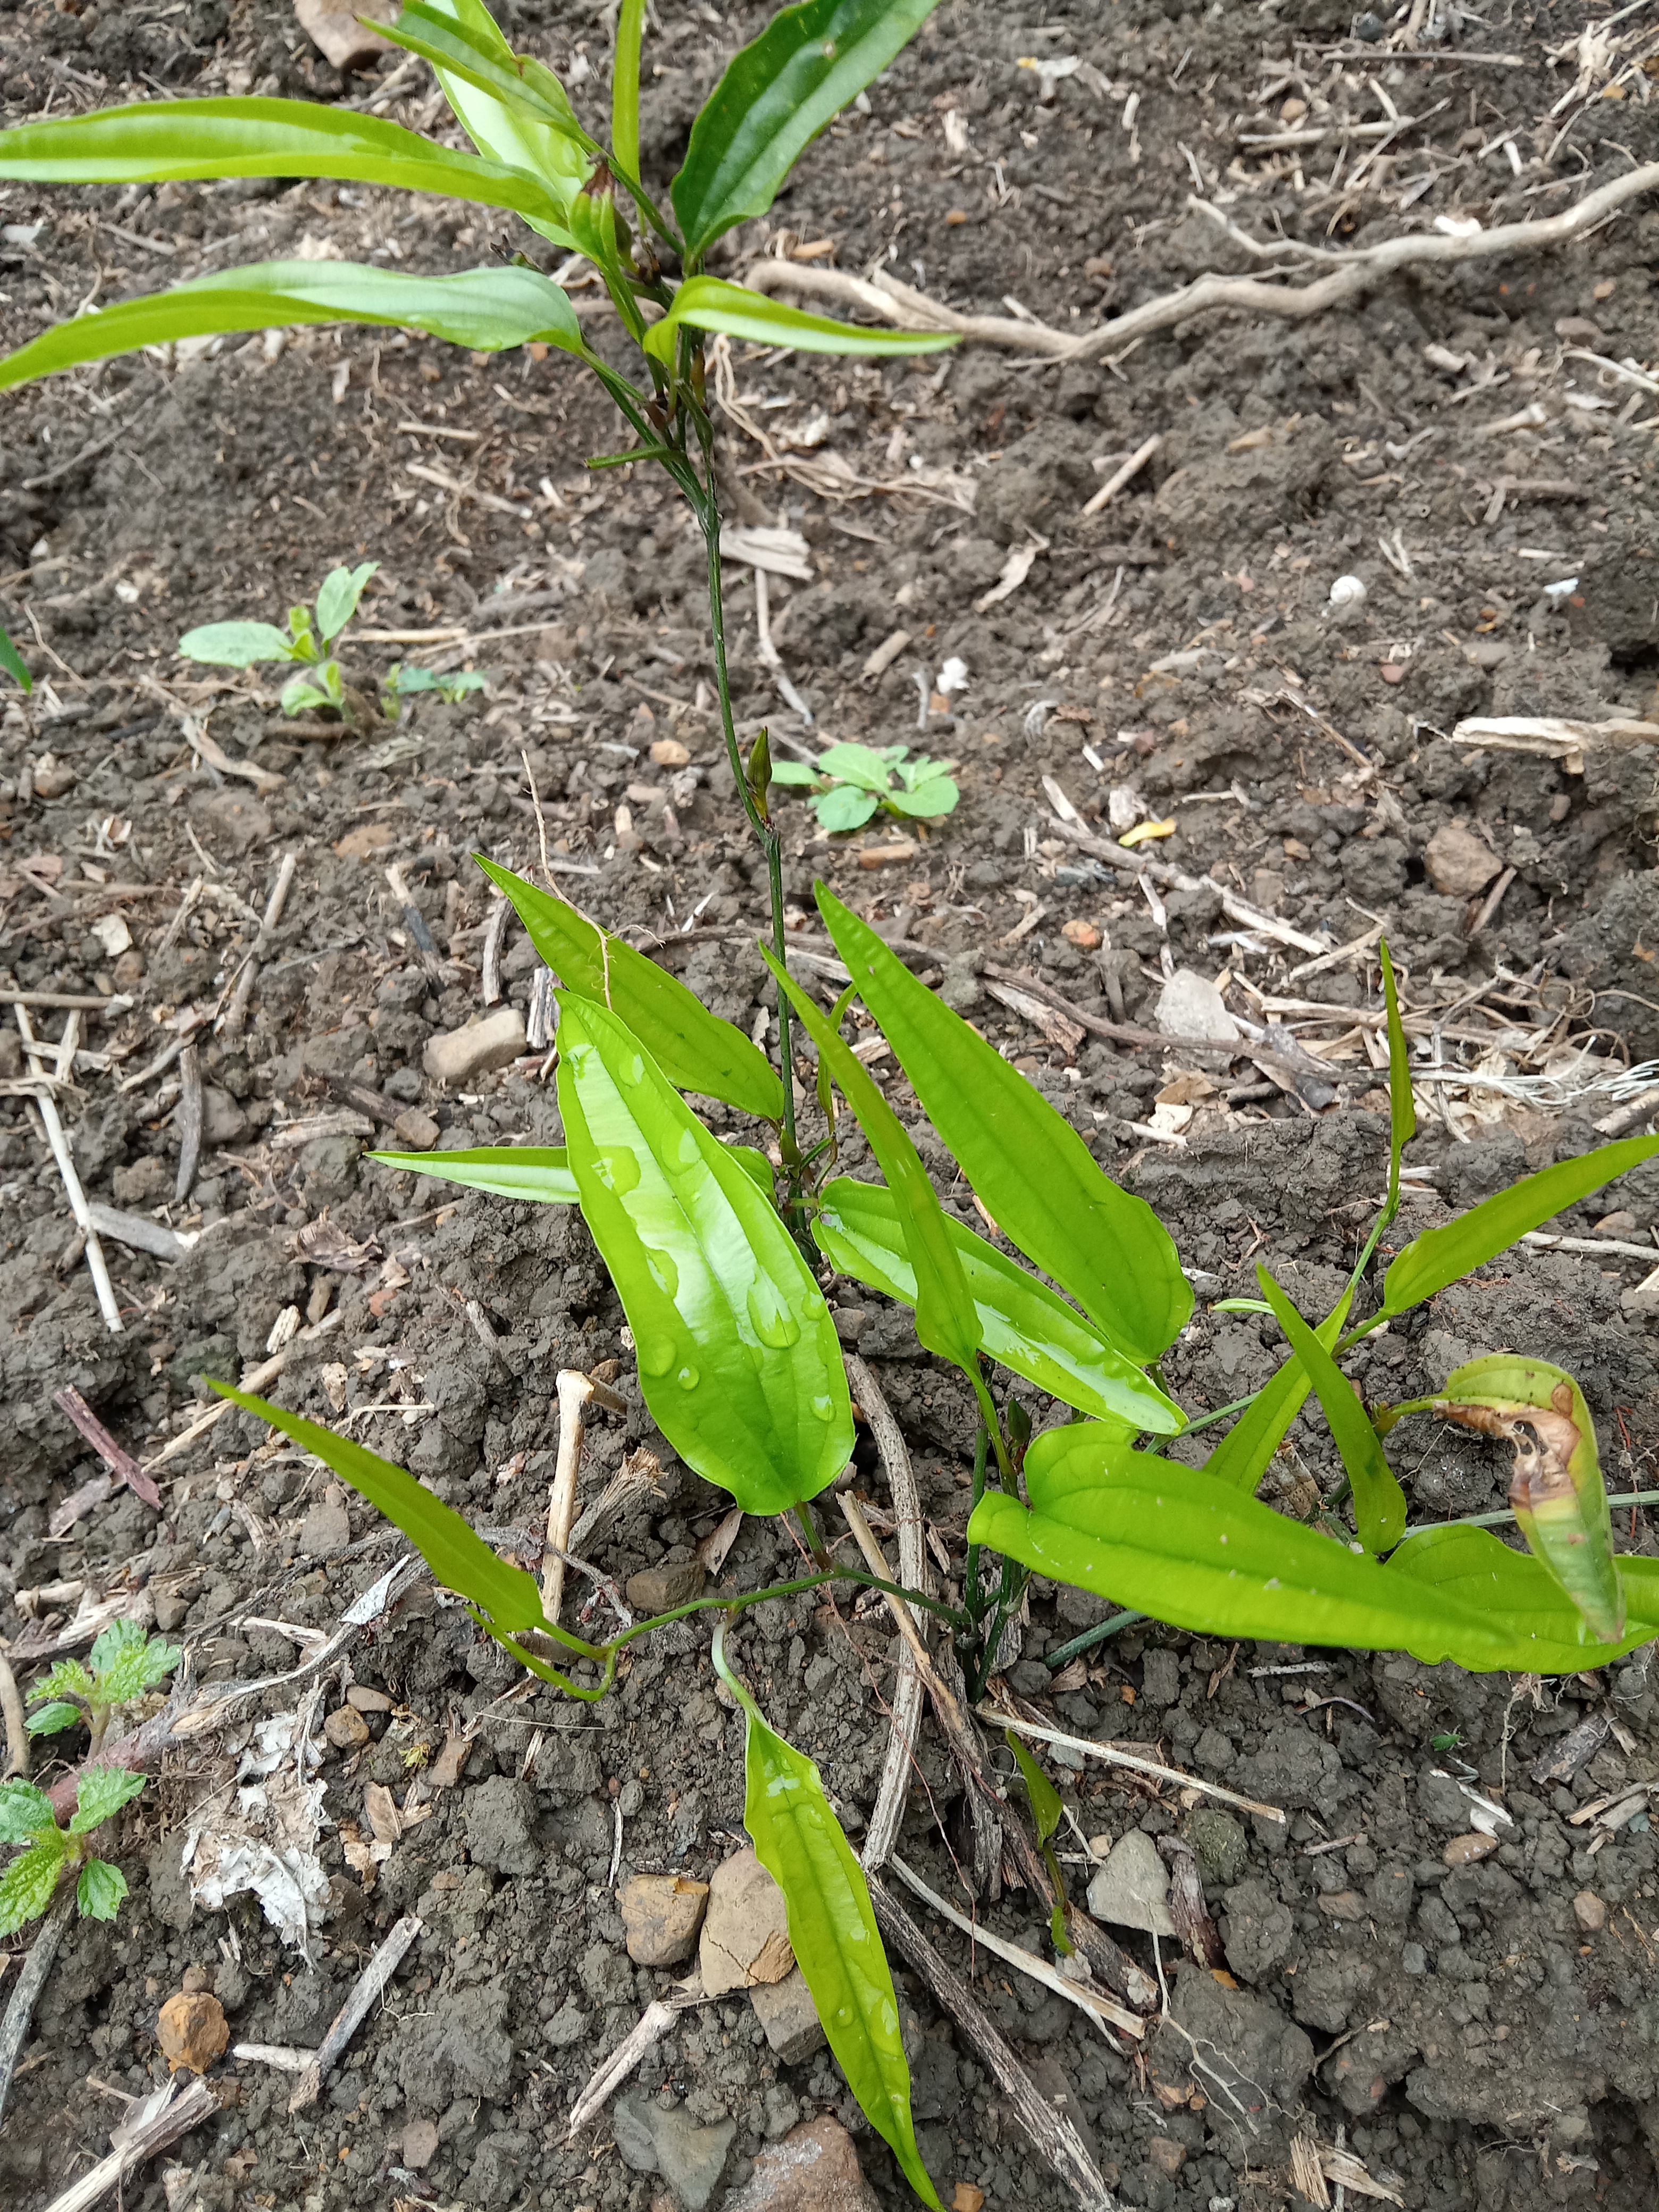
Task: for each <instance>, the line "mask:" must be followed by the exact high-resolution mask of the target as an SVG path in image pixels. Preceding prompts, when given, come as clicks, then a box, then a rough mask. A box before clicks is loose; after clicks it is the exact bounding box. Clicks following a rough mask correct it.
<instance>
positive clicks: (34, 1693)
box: [28, 1620, 185, 1759]
mask: <svg viewBox="0 0 1659 2212" xmlns="http://www.w3.org/2000/svg"><path fill="white" fill-rule="evenodd" d="M184 1656H185V1655H184V1653H183V1651H182V1650H180V1649H179V1646H178V1645H177V1644H169V1643H167V1641H166V1640H165V1639H164V1638H161V1637H159V1636H151V1635H149V1633H148V1632H146V1630H145V1629H143V1627H142V1626H140V1625H139V1623H138V1622H137V1621H136V1620H115V1621H112V1622H111V1623H110V1625H109V1626H108V1627H107V1628H106V1629H105V1630H104V1631H103V1632H102V1633H101V1634H100V1636H99V1638H98V1639H97V1641H96V1642H95V1643H94V1645H93V1647H92V1650H90V1651H89V1652H88V1655H87V1657H86V1659H85V1661H82V1660H79V1659H60V1660H59V1661H58V1664H57V1665H56V1666H55V1667H54V1668H52V1672H51V1674H48V1675H47V1676H46V1680H45V1681H43V1682H37V1683H36V1684H35V1686H34V1687H33V1689H32V1690H31V1691H30V1692H29V1693H28V1702H29V1704H30V1705H33V1706H34V1707H35V1711H33V1712H32V1713H31V1714H30V1715H29V1717H28V1731H29V1734H30V1735H60V1734H61V1733H62V1731H63V1730H64V1729H70V1728H74V1727H75V1726H76V1723H79V1722H82V1721H84V1722H85V1723H87V1726H88V1729H90V1730H91V1736H92V1741H91V1743H90V1746H89V1747H88V1757H89V1758H93V1759H95V1758H96V1757H97V1756H98V1752H99V1749H100V1746H101V1745H102V1743H103V1741H104V1739H105V1737H106V1735H108V1733H109V1724H110V1722H111V1720H112V1717H114V1715H115V1714H117V1713H118V1711H120V1710H121V1708H122V1706H124V1705H133V1704H135V1703H136V1702H137V1699H140V1698H143V1697H146V1696H148V1695H149V1692H150V1691H152V1690H154V1689H155V1688H156V1687H158V1686H159V1685H160V1684H161V1683H162V1682H164V1681H166V1680H167V1676H168V1675H169V1674H172V1672H173V1668H175V1667H176V1666H177V1665H178V1664H179V1661H180V1660H181V1659H182V1658H183V1657H184Z"/></svg>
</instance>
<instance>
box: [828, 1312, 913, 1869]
mask: <svg viewBox="0 0 1659 2212" xmlns="http://www.w3.org/2000/svg"><path fill="white" fill-rule="evenodd" d="M847 1379H848V1382H849V1383H851V1384H852V1386H853V1395H854V1397H855V1398H856V1399H857V1400H858V1402H859V1404H860V1406H862V1407H863V1408H864V1412H865V1416H866V1419H867V1420H868V1421H869V1424H870V1433H871V1435H872V1437H874V1438H875V1440H876V1449H877V1450H878V1452H879V1453H880V1454H881V1463H882V1466H883V1468H884V1469H885V1470H886V1474H887V1492H888V1495H889V1497H890V1498H891V1499H892V1502H893V1518H894V1521H895V1522H896V1523H897V1526H898V1547H899V1580H900V1581H901V1583H902V1584H903V1585H904V1587H905V1589H915V1590H924V1591H925V1590H926V1589H927V1550H926V1547H925V1546H924V1544H923V1541H922V1526H921V1497H920V1495H919V1493H918V1492H917V1490H916V1477H915V1469H914V1468H912V1466H911V1464H910V1455H909V1452H908V1449H906V1447H905V1442H904V1438H903V1437H902V1435H901V1433H900V1431H899V1425H898V1423H897V1422H896V1420H895V1419H893V1415H892V1411H891V1409H890V1407H889V1406H888V1403H887V1401H886V1399H885V1398H884V1396H883V1395H882V1391H881V1385H880V1384H879V1383H878V1382H877V1380H876V1378H875V1376H874V1375H873V1374H872V1372H871V1370H870V1368H869V1367H868V1365H867V1364H866V1362H865V1361H863V1360H862V1359H860V1358H859V1356H858V1354H857V1353H856V1352H848V1354H847ZM842 1503H843V1506H847V1505H849V1504H851V1503H852V1501H851V1500H850V1499H843V1501H842ZM847 1517H848V1522H849V1524H851V1526H852V1528H853V1533H854V1535H855V1536H857V1537H858V1541H859V1544H860V1548H863V1547H864V1541H865V1537H866V1535H867V1536H869V1537H870V1543H871V1544H872V1546H874V1548H875V1553H876V1557H877V1558H878V1559H880V1558H881V1556H882V1554H881V1547H880V1545H879V1544H877V1543H876V1540H875V1538H874V1536H873V1535H872V1534H871V1533H870V1528H869V1524H868V1522H864V1521H863V1515H862V1513H860V1516H859V1521H858V1522H854V1519H853V1515H852V1513H851V1512H848V1516H847ZM860 1522H863V1534H860ZM867 1557H868V1553H867V1551H866V1558H867ZM877 1571H878V1573H879V1574H880V1575H881V1577H882V1579H883V1580H884V1582H890V1581H891V1579H892V1577H891V1576H890V1575H889V1574H888V1572H887V1570H886V1566H885V1565H882V1566H881V1567H880V1568H879V1569H878V1570H877ZM889 1604H890V1607H891V1609H892V1613H893V1617H894V1619H895V1620H896V1621H897V1622H898V1625H899V1627H900V1629H901V1630H902V1631H904V1630H906V1625H907V1623H908V1632H907V1633H906V1634H905V1640H904V1646H903V1649H902V1650H901V1652H900V1654H899V1662H898V1677H897V1680H896V1682H895V1684H894V1686H893V1719H892V1729H891V1733H890V1736H889V1738H888V1743H887V1757H886V1759H885V1761H884V1764H883V1766H882V1770H881V1786H880V1788H879V1789H878V1791H877V1793H876V1808H875V1811H874V1812H873V1813H872V1814H871V1816H870V1826H869V1829H868V1831H867V1832H866V1838H865V1845H864V1863H865V1866H866V1868H875V1867H879V1866H883V1865H884V1864H885V1863H886V1861H887V1857H888V1854H889V1853H890V1851H891V1850H892V1848H893V1845H894V1844H895V1843H896V1842H897V1840H898V1832H899V1828H900V1826H901V1824H902V1821H903V1819H904V1803H905V1799H906V1797H907V1796H908V1794H909V1789H910V1769H911V1766H912V1765H913V1764H914V1763H915V1749H916V1730H917V1728H918V1727H919V1726H920V1725H921V1695H922V1672H921V1663H920V1662H919V1661H918V1659H917V1656H916V1653H915V1648H914V1646H913V1644H912V1642H911V1634H912V1633H917V1632H919V1624H918V1623H917V1621H916V1619H915V1612H914V1609H913V1608H912V1607H909V1606H908V1605H906V1604H904V1603H903V1602H902V1600H896V1599H890V1600H889ZM923 1656H924V1657H925V1656H926V1649H925V1647H924V1650H923Z"/></svg>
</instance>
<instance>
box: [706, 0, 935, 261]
mask: <svg viewBox="0 0 1659 2212" xmlns="http://www.w3.org/2000/svg"><path fill="white" fill-rule="evenodd" d="M936 5H937V0H802V4H801V5H799V6H798V7H793V8H784V9H781V10H780V11H779V13H778V14H777V15H775V16H774V17H773V18H772V20H771V21H770V22H769V24H768V25H767V27H766V28H765V29H764V30H763V32H762V33H761V34H760V36H759V37H758V38H757V39H756V40H752V41H751V43H750V45H748V46H744V48H743V50H742V52H739V53H737V54H734V55H733V56H732V59H731V61H730V62H729V63H728V64H726V74H725V75H724V76H722V77H721V79H720V82H719V84H717V85H716V86H715V88H714V92H713V93H712V94H710V95H709V98H708V101H707V102H706V104H705V105H704V106H703V109H702V113H701V114H700V115H699V116H698V117H697V119H696V122H695V123H694V124H693V125H692V126H691V143H690V146H689V147H688V148H687V149H686V156H685V166H684V167H683V168H682V169H681V171H680V173H679V174H678V177H676V178H675V179H674V184H673V197H674V211H675V213H676V214H677V215H678V217H679V221H680V228H681V229H682V230H683V231H684V234H685V242H686V245H687V246H688V247H689V248H690V251H691V252H693V253H701V252H703V251H704V250H705V249H706V248H707V247H708V246H709V245H710V244H711V243H712V241H713V240H715V239H717V238H718V237H719V236H720V234H721V233H722V232H723V231H727V230H730V229H731V228H732V225H733V224H734V223H739V222H746V221H747V220H748V218H749V217H750V216H757V215H764V214H765V212H766V210H767V209H768V208H769V207H770V206H771V204H772V202H773V200H774V199H775V197H777V193H778V190H779V188H780V186H781V185H782V183H783V181H784V179H785V178H786V177H787V175H788V174H789V172H790V170H791V169H792V168H793V167H794V165H795V163H796V161H798V160H799V158H800V155H802V154H803V153H804V152H805V149H806V148H807V147H808V146H810V145H811V143H812V141H813V139H814V138H816V137H817V135H818V133H819V131H822V130H823V128H824V126H825V125H826V124H828V123H829V121H830V119H831V118H832V117H834V116H835V115H836V113H837V112H839V111H840V110H841V109H842V108H843V107H844V106H846V105H847V103H848V100H854V99H856V98H857V96H858V94H860V92H862V91H863V89H864V88H865V86H866V84H869V83H870V82H872V80H873V79H874V78H876V77H878V76H880V74H881V72H882V70H884V69H885V68H886V67H887V65H888V64H889V63H890V61H891V60H892V59H893V58H894V56H895V55H896V53H898V52H900V50H901V49H902V47H903V46H905V45H906V44H908V41H909V40H911V39H912V38H914V37H915V33H916V32H917V31H918V30H920V29H921V26H922V24H923V23H924V22H925V21H927V17H928V16H929V15H931V14H932V13H933V9H934V7H935V6H936Z"/></svg>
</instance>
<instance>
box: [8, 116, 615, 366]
mask: <svg viewBox="0 0 1659 2212" xmlns="http://www.w3.org/2000/svg"><path fill="white" fill-rule="evenodd" d="M0 143H3V140H0ZM290 323H373V324H395V325H400V326H403V327H405V328H408V329H410V330H416V331H427V332H428V334H429V335H430V336H431V337H438V338H447V339H448V340H449V341H450V343H452V344H454V345H464V346H471V348H473V349H474V350H475V351H477V352H480V353H495V352H499V351H500V350H501V348H502V347H504V346H516V345H523V344H525V343H527V341H528V340H530V339H532V338H544V339H545V340H546V341H547V343H549V344H550V345H556V346H560V347H562V348H563V349H564V350H565V351H566V352H568V353H580V351H581V350H582V339H581V331H580V329H579V327H578V325H577V323H576V318H575V314H574V310H573V309H572V307H571V305H570V302H569V301H568V299H567V298H566V297H565V295H564V294H563V293H562V291H561V290H560V289H559V288H558V286H557V285H556V284H555V283H550V281H549V279H548V278H547V277H545V276H541V275H539V274H538V272H537V271H536V270H533V269H469V270H466V271H465V272H464V274H462V275H461V276H403V275H402V274H400V273H399V272H398V270H392V269H377V268H374V267H372V266H370V265H368V264H362V263H356V262H349V261H265V262H260V263H258V264H255V265H254V266H252V267H251V268H247V269H234V270H228V271H227V272H226V273H225V274H224V275H223V276H202V277H198V278H197V280H196V282H195V283H191V284H176V285H174V286H173V289H172V290H171V291H170V292H156V293H152V294H151V295H149V297H148V298H146V299H143V300H128V301H124V302H123V303H121V304H120V305H119V306H117V307H106V308H105V309H104V310H103V311H102V313H99V314H93V315H78V316H76V318H75V319H74V320H73V321H71V322H67V323H59V324H58V325H56V326H55V327H54V328H53V329H52V330H49V331H44V332H43V333H42V334H41V336H40V337H38V338H36V339H35V340H34V341H33V343H32V344H29V345H26V346H21V347H20V348H19V349H18V350H17V351H16V352H15V353H13V354H8V355H7V356H5V357H4V359H3V360H0V391H3V390H4V389H5V388H6V387H7V386H9V385H13V384H25V383H27V381H28V380H29V379H30V378H31V377H34V376H49V375H50V374H52V371H53V370H55V369H60V368H75V367H76V366H77V365H78V364H79V363H80V362H87V361H106V360H108V359H109V357H110V356H111V355H112V354H118V353H132V352H135V351H136V350H137V349H138V348H139V347H141V346H149V345H167V344H169V343H172V342H173V341H174V340H176V339H179V338H188V337H216V336H218V335H220V334H222V333H223V332H228V331H262V330H269V329H270V328H272V327H273V326H274V325H284V324H290Z"/></svg>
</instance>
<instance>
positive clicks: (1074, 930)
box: [1060, 921, 1100, 952]
mask: <svg viewBox="0 0 1659 2212" xmlns="http://www.w3.org/2000/svg"><path fill="white" fill-rule="evenodd" d="M1060 935H1061V936H1062V937H1063V938H1064V939H1066V943H1067V944H1068V945H1076V946H1077V948H1078V950H1079V952H1092V951H1094V950H1095V949H1096V947H1097V945H1099V943H1100V932H1099V931H1098V930H1097V928H1096V927H1095V926H1094V924H1093V922H1091V921H1068V922H1066V923H1065V924H1064V925H1063V927H1061V929H1060Z"/></svg>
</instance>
